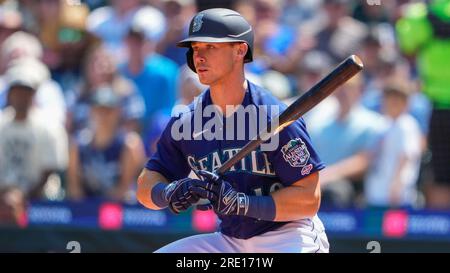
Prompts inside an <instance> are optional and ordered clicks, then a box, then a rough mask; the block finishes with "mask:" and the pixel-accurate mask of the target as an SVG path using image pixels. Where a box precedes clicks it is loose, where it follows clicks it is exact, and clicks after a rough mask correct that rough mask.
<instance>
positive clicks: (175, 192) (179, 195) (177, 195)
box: [162, 178, 200, 214]
mask: <svg viewBox="0 0 450 273" xmlns="http://www.w3.org/2000/svg"><path fill="white" fill-rule="evenodd" d="M194 181H200V180H198V179H192V178H184V179H180V180H176V181H174V182H172V183H170V184H169V185H167V186H166V187H165V188H164V191H163V193H162V194H163V198H164V199H165V200H166V201H167V202H168V203H169V208H170V210H171V211H172V212H174V213H176V214H178V213H180V212H181V211H185V210H187V209H188V208H189V207H190V206H192V205H193V204H195V203H197V202H198V200H200V197H198V196H197V195H196V194H194V193H193V192H191V188H192V187H193V182H194Z"/></svg>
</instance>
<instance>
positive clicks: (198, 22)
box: [192, 13, 203, 32]
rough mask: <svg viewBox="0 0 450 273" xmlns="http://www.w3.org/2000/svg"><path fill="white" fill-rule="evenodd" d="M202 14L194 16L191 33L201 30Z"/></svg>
mask: <svg viewBox="0 0 450 273" xmlns="http://www.w3.org/2000/svg"><path fill="white" fill-rule="evenodd" d="M202 18H203V13H199V14H197V16H195V18H194V24H193V25H192V32H197V31H199V30H200V29H201V28H202V24H203V20H202Z"/></svg>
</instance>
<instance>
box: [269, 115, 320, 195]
mask: <svg viewBox="0 0 450 273" xmlns="http://www.w3.org/2000/svg"><path fill="white" fill-rule="evenodd" d="M278 137H279V145H278V148H277V149H276V150H275V151H272V152H270V153H268V157H269V160H270V162H271V163H272V165H273V167H274V170H275V173H276V175H277V176H278V177H279V178H280V182H281V183H282V184H283V185H284V186H290V185H292V184H293V183H295V182H297V181H298V180H300V179H302V178H304V177H306V176H308V175H309V174H311V173H314V172H316V171H319V170H321V169H323V168H325V165H324V163H323V162H322V161H321V160H320V158H319V156H318V154H317V152H316V151H315V149H314V148H313V145H312V143H311V139H310V137H309V135H308V133H307V131H306V125H305V122H304V121H303V119H300V120H297V121H295V122H293V123H292V124H291V125H289V126H288V127H286V128H285V129H284V130H282V131H281V132H280V133H279V135H278Z"/></svg>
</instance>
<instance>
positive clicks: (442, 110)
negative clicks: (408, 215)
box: [396, 0, 450, 209]
mask: <svg viewBox="0 0 450 273" xmlns="http://www.w3.org/2000/svg"><path fill="white" fill-rule="evenodd" d="M449 10H450V1H448V0H433V1H429V4H426V3H422V2H420V3H414V4H411V5H408V6H406V7H405V9H404V14H403V17H402V18H400V19H399V20H398V21H397V22H396V30H397V37H398V41H399V46H400V49H401V50H402V52H403V53H405V54H407V55H408V56H412V57H415V58H416V59H417V62H416V63H417V70H418V72H419V76H420V79H421V81H422V90H423V92H424V93H425V94H426V95H427V97H428V98H429V99H430V101H431V103H432V108H433V109H432V113H431V120H430V131H429V134H428V140H429V145H430V150H431V153H432V169H433V176H434V182H432V183H429V185H427V190H426V197H427V205H428V206H429V207H431V208H437V209H449V208H450V168H449V166H450V141H449V139H450V70H449V69H448V64H449V63H450V40H449V37H450V31H449V29H450V28H449V27H450V23H449V20H450V15H449V13H448V11H449Z"/></svg>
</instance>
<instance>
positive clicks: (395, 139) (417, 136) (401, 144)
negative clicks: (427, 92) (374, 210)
mask: <svg viewBox="0 0 450 273" xmlns="http://www.w3.org/2000/svg"><path fill="white" fill-rule="evenodd" d="M402 155H404V156H406V165H405V167H404V169H403V171H402V172H401V174H400V179H401V183H402V185H403V190H401V193H402V195H401V204H400V205H404V206H407V205H413V204H414V202H415V201H416V198H417V190H416V183H417V179H418V175H419V168H420V160H421V132H420V129H419V125H418V124H417V121H416V120H415V119H414V118H413V117H412V116H410V115H409V114H403V115H401V116H400V117H398V118H397V119H396V120H395V121H390V126H388V129H387V131H386V133H385V135H384V137H383V139H382V141H381V143H380V146H379V149H376V151H375V157H374V159H373V161H372V164H371V166H370V168H369V171H368V173H367V176H366V178H365V184H364V190H365V197H366V201H367V204H368V205H372V206H389V194H390V189H391V183H392V182H393V178H394V176H395V172H396V170H397V168H398V164H399V163H400V162H399V160H400V157H401V156H402Z"/></svg>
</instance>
